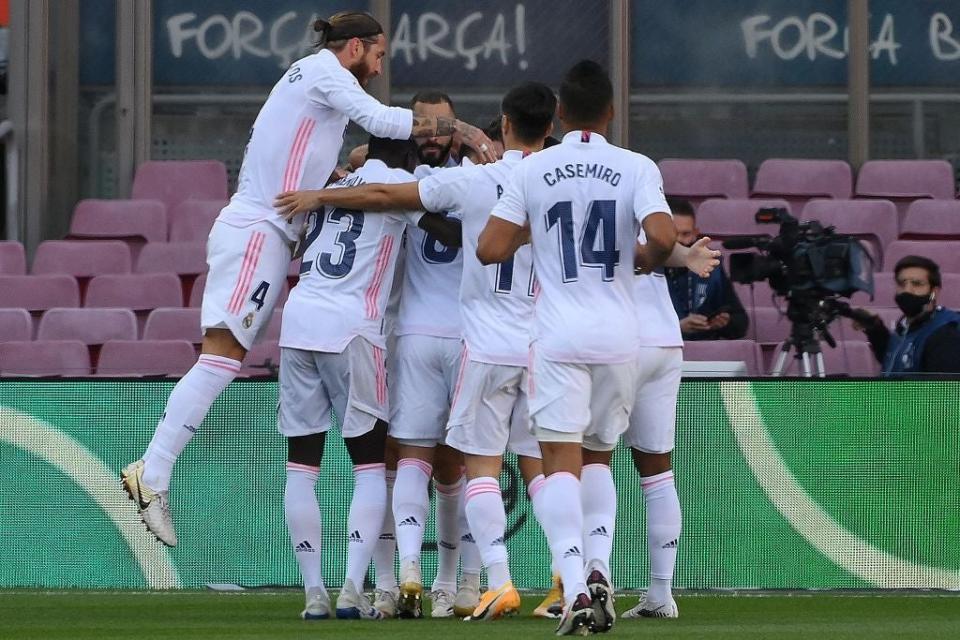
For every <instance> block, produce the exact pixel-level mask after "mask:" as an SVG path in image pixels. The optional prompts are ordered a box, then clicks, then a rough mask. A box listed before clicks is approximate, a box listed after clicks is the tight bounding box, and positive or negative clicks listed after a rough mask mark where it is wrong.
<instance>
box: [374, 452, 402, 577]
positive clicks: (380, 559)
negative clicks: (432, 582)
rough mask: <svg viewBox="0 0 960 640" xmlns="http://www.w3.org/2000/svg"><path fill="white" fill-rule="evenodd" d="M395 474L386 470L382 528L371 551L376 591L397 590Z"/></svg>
mask: <svg viewBox="0 0 960 640" xmlns="http://www.w3.org/2000/svg"><path fill="white" fill-rule="evenodd" d="M396 480H397V472H396V471H394V470H391V469H387V473H386V482H387V508H386V509H384V510H383V527H382V528H381V529H380V537H379V538H378V539H377V544H376V546H375V547H374V549H373V569H374V571H375V572H376V574H377V589H383V590H384V591H392V590H393V589H396V588H397V573H396V569H395V565H394V561H393V560H394V556H396V554H397V534H396V527H395V526H394V524H393V506H392V505H393V484H394V482H396Z"/></svg>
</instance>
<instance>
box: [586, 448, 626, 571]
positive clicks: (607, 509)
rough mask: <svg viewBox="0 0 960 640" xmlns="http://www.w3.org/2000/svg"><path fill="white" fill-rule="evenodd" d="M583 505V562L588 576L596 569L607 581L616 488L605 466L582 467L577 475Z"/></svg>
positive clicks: (608, 468) (615, 511) (590, 465)
mask: <svg viewBox="0 0 960 640" xmlns="http://www.w3.org/2000/svg"><path fill="white" fill-rule="evenodd" d="M580 491H581V492H582V496H581V499H582V501H583V559H584V562H585V564H586V567H587V572H588V573H589V572H590V571H591V570H592V569H594V568H596V569H600V572H601V573H603V575H604V577H605V578H606V579H607V580H608V581H609V580H610V554H611V553H612V552H613V527H614V523H615V522H616V520H617V488H616V487H615V486H614V484H613V474H612V473H610V467H608V466H607V465H605V464H588V465H584V467H583V470H582V471H581V472H580Z"/></svg>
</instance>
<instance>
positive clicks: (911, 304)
mask: <svg viewBox="0 0 960 640" xmlns="http://www.w3.org/2000/svg"><path fill="white" fill-rule="evenodd" d="M932 295H933V294H928V295H925V296H918V295H917V294H915V293H907V292H906V291H901V292H900V293H898V294H897V295H896V296H894V298H893V301H894V302H896V303H897V306H898V307H900V311H903V315H905V316H906V317H908V318H914V317H916V316H918V315H920V314H921V313H923V308H924V307H925V306H927V303H928V302H930V298H931V296H932Z"/></svg>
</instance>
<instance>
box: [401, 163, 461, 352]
mask: <svg viewBox="0 0 960 640" xmlns="http://www.w3.org/2000/svg"><path fill="white" fill-rule="evenodd" d="M447 166H448V167H456V166H457V164H456V163H455V162H453V159H452V158H451V159H450V161H448V163H447ZM442 171H448V169H445V168H434V167H428V166H426V165H421V166H419V167H417V169H416V176H417V178H424V177H426V176H428V175H430V174H433V173H436V172H442ZM436 213H441V214H445V213H449V212H446V211H437V212H436ZM450 215H455V214H450ZM404 259H405V260H404V262H405V264H404V272H403V289H402V294H401V296H400V311H399V313H398V315H397V326H396V329H395V330H394V333H396V335H398V336H402V335H408V334H417V335H424V336H435V337H438V338H459V337H460V304H459V302H458V298H459V294H460V276H461V274H462V272H463V252H462V251H461V250H460V247H447V246H444V245H443V244H441V243H440V241H439V240H437V239H436V238H435V237H434V236H432V235H430V234H429V233H427V232H426V231H424V230H423V229H421V228H420V227H414V226H411V227H409V228H408V229H407V239H406V251H405V255H404Z"/></svg>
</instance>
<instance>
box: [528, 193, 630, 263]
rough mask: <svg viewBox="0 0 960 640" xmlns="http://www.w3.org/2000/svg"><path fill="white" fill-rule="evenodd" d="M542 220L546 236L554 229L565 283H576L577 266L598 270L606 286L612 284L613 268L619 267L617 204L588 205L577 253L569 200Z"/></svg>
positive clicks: (571, 205)
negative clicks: (606, 283)
mask: <svg viewBox="0 0 960 640" xmlns="http://www.w3.org/2000/svg"><path fill="white" fill-rule="evenodd" d="M545 218H546V225H547V231H548V232H549V231H550V229H552V228H553V227H554V226H556V227H557V233H558V235H559V242H560V261H561V263H562V265H563V281H564V282H575V281H576V280H577V279H578V278H579V273H578V263H579V266H581V267H589V268H591V269H600V275H601V277H602V278H603V280H604V281H605V282H609V281H611V280H613V278H614V274H615V273H616V266H617V265H619V264H620V250H619V249H617V201H616V200H594V201H593V202H591V203H590V208H589V209H588V211H587V216H586V218H585V219H584V221H583V229H582V230H581V232H580V242H579V245H580V251H579V252H578V251H577V246H576V244H577V243H576V241H575V239H574V237H573V203H571V202H570V201H569V200H565V201H563V202H558V203H556V204H555V205H553V206H552V207H550V209H549V210H548V211H547V215H546V216H545ZM578 253H579V259H578V255H577V254H578Z"/></svg>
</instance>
